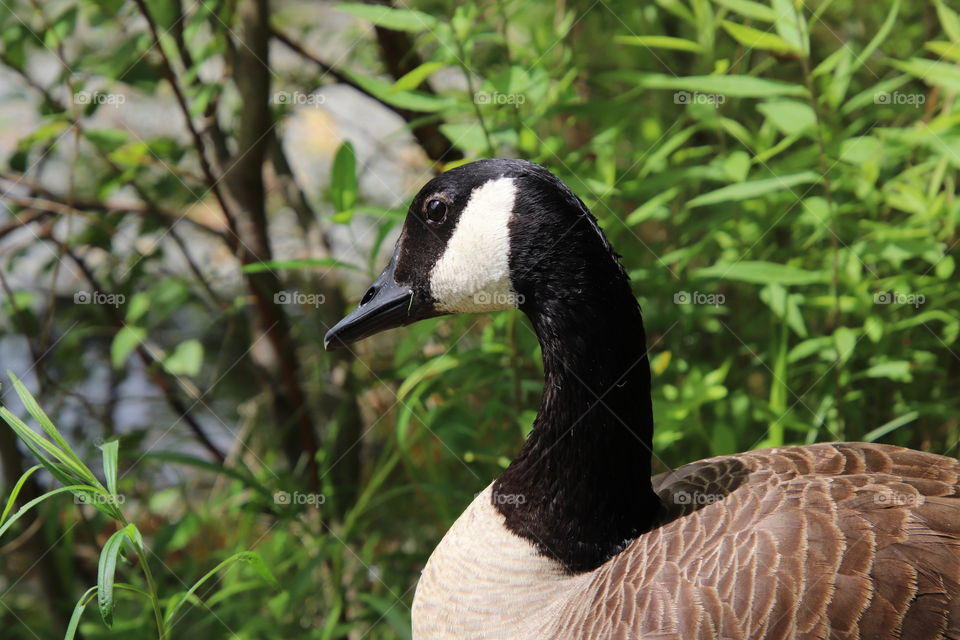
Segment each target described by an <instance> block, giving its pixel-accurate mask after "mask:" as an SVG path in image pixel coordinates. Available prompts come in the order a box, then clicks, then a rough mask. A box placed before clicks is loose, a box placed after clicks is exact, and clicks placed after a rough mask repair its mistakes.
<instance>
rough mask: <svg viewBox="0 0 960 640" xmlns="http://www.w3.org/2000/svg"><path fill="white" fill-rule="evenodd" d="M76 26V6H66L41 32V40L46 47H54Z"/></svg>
mask: <svg viewBox="0 0 960 640" xmlns="http://www.w3.org/2000/svg"><path fill="white" fill-rule="evenodd" d="M76 26H77V6H76V5H74V6H71V7H68V8H67V9H66V10H64V11H63V13H61V14H60V15H59V16H57V17H56V18H54V20H53V24H51V25H50V28H49V29H47V30H46V31H45V32H44V34H43V42H44V44H45V45H46V46H47V48H48V49H56V48H57V47H58V46H59V45H60V43H61V42H63V41H64V40H65V39H66V37H67V36H69V35H70V34H71V33H73V31H74V29H76Z"/></svg>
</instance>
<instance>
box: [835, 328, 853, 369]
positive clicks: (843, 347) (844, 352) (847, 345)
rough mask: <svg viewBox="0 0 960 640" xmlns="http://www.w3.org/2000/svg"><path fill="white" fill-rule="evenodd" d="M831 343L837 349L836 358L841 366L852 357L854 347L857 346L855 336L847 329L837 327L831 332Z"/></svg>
mask: <svg viewBox="0 0 960 640" xmlns="http://www.w3.org/2000/svg"><path fill="white" fill-rule="evenodd" d="M833 342H834V344H835V345H836V347H837V358H838V359H839V360H840V364H841V365H843V364H845V363H846V362H847V360H849V359H850V356H852V355H853V350H854V347H856V346H857V334H856V332H854V331H853V330H852V329H850V328H849V327H837V329H836V330H835V331H834V332H833Z"/></svg>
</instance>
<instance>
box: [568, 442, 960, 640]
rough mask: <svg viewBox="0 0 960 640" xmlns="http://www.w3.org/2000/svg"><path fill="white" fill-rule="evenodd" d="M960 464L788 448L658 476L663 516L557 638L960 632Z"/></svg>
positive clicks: (887, 452) (855, 447) (864, 451)
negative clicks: (661, 520)
mask: <svg viewBox="0 0 960 640" xmlns="http://www.w3.org/2000/svg"><path fill="white" fill-rule="evenodd" d="M958 480H960V465H958V463H957V461H956V460H954V459H952V458H946V457H943V456H938V455H934V454H928V453H921V452H917V451H912V450H909V449H902V448H899V447H892V446H886V445H876V444H821V445H812V446H806V447H782V448H778V449H770V450H764V451H754V452H749V453H744V454H739V455H734V456H725V457H719V458H712V459H709V460H704V461H701V462H696V463H693V464H691V465H687V466H685V467H682V468H680V469H677V470H676V471H674V472H671V473H669V474H663V475H660V476H657V477H656V478H654V488H655V490H657V492H658V494H659V495H660V497H661V500H662V501H663V502H664V504H665V511H666V514H665V516H664V518H663V523H662V524H661V525H660V526H659V527H657V528H656V529H654V530H653V531H651V532H649V533H647V534H645V535H643V536H641V537H639V538H637V539H636V540H635V541H634V542H633V543H632V544H631V545H630V546H629V547H628V548H627V549H626V550H625V551H623V552H622V553H620V554H619V555H617V556H616V557H614V558H612V559H611V560H610V561H608V562H607V563H606V564H604V565H603V566H602V567H600V568H599V569H598V570H597V571H596V572H595V574H594V576H593V577H592V578H591V580H590V582H589V583H588V585H587V587H586V588H585V589H582V590H579V591H578V592H577V593H575V594H573V595H572V596H571V597H570V599H569V600H568V601H567V602H566V604H565V606H564V607H563V614H562V615H561V616H560V618H559V619H558V620H557V625H558V626H557V628H556V634H555V635H554V636H552V637H557V638H575V639H584V640H586V639H591V640H596V639H600V638H617V639H622V640H640V639H646V638H658V639H659V638H664V639H666V638H675V639H680V638H682V639H684V640H686V639H689V638H710V639H719V638H725V639H729V640H734V639H736V640H740V639H744V640H746V639H748V638H750V639H764V640H775V639H780V638H796V639H798V640H807V639H809V640H814V639H816V640H823V639H826V638H830V639H852V638H873V639H876V638H892V639H902V640H907V639H910V640H921V639H923V640H926V639H935V638H960V484H958Z"/></svg>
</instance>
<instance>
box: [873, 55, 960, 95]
mask: <svg viewBox="0 0 960 640" xmlns="http://www.w3.org/2000/svg"><path fill="white" fill-rule="evenodd" d="M887 64H889V65H890V66H892V67H896V68H897V69H900V70H901V71H903V72H905V73H909V74H910V75H912V76H914V77H917V78H920V79H921V80H923V81H924V82H926V83H927V84H932V85H937V86H939V87H943V88H944V89H949V90H950V91H960V67H957V66H956V65H954V64H950V63H947V62H940V61H937V60H927V59H926V58H911V59H909V60H893V59H888V60H887Z"/></svg>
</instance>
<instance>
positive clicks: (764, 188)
mask: <svg viewBox="0 0 960 640" xmlns="http://www.w3.org/2000/svg"><path fill="white" fill-rule="evenodd" d="M819 181H820V176H819V175H818V174H816V173H814V172H813V171H804V172H802V173H795V174H792V175H788V176H780V177H777V178H764V179H762V180H752V181H750V182H741V183H740V184H731V185H727V186H725V187H720V188H719V189H715V190H714V191H708V192H707V193H704V194H703V195H700V196H697V197H696V198H694V199H693V200H691V201H690V202H688V203H687V206H688V207H691V208H693V207H702V206H705V205H710V204H718V203H721V202H736V201H740V200H748V199H750V198H757V197H759V196H762V195H766V194H768V193H774V192H777V191H784V190H786V189H790V188H791V187H794V186H796V185H798V184H810V183H813V182H819ZM797 195H800V194H797Z"/></svg>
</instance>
